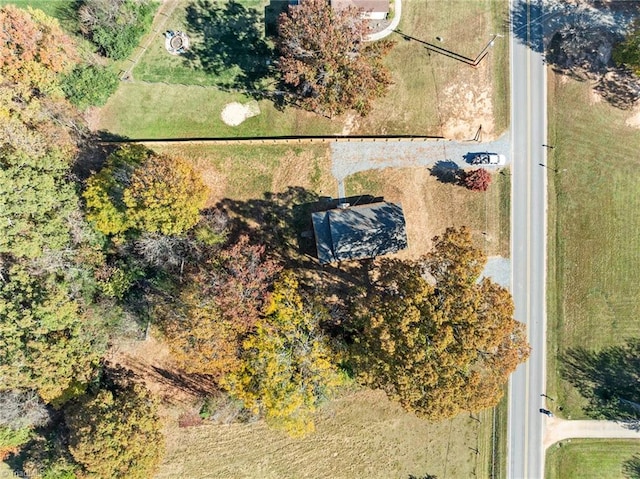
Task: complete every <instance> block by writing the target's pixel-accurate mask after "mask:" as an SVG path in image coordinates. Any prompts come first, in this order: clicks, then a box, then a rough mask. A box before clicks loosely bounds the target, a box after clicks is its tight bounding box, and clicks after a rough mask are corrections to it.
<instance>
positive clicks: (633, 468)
mask: <svg viewBox="0 0 640 479" xmlns="http://www.w3.org/2000/svg"><path fill="white" fill-rule="evenodd" d="M622 473H623V474H624V476H625V477H627V478H628V479H640V454H634V455H633V457H631V459H627V460H626V461H624V462H623V463H622Z"/></svg>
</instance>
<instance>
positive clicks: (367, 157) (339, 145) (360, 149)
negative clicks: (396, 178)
mask: <svg viewBox="0 0 640 479" xmlns="http://www.w3.org/2000/svg"><path fill="white" fill-rule="evenodd" d="M485 151H489V152H491V153H500V154H503V155H505V156H506V158H507V164H509V163H510V162H511V158H510V156H511V144H510V137H509V132H506V133H504V134H503V135H502V136H501V137H500V138H498V139H497V140H495V141H490V142H487V143H479V142H476V141H452V140H428V141H393V140H390V141H389V142H381V141H357V142H356V141H354V142H336V143H331V163H332V166H331V172H332V174H333V176H334V177H335V179H336V180H338V195H339V197H340V198H344V196H345V191H344V180H345V178H347V177H348V176H349V175H352V174H354V173H358V172H360V171H367V170H381V169H384V168H407V167H411V166H429V165H433V164H435V163H436V162H445V163H446V165H447V166H449V167H451V168H455V167H458V168H466V167H469V166H471V165H470V164H469V163H468V162H466V161H465V155H467V154H468V153H477V152H485ZM484 166H489V165H484Z"/></svg>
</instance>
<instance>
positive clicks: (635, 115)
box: [625, 103, 640, 128]
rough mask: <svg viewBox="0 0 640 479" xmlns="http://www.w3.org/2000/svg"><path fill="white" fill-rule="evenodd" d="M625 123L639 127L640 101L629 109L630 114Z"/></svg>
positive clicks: (632, 126)
mask: <svg viewBox="0 0 640 479" xmlns="http://www.w3.org/2000/svg"><path fill="white" fill-rule="evenodd" d="M625 123H626V125H627V126H630V127H631V128H640V103H638V104H637V105H636V106H635V108H634V109H633V110H632V111H631V116H629V118H627V120H626V121H625Z"/></svg>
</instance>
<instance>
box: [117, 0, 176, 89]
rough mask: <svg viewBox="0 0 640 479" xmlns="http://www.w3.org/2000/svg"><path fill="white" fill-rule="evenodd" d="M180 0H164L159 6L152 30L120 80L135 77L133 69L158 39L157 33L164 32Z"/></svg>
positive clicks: (130, 59)
mask: <svg viewBox="0 0 640 479" xmlns="http://www.w3.org/2000/svg"><path fill="white" fill-rule="evenodd" d="M178 2H179V0H163V2H162V5H160V7H159V8H158V12H157V13H156V18H155V19H154V21H153V25H152V26H151V32H150V33H149V34H148V35H147V38H145V39H144V43H143V44H142V45H141V46H140V49H139V50H138V51H137V52H136V53H135V54H134V56H133V57H132V58H129V61H130V62H131V65H129V68H127V69H126V70H125V71H124V72H123V73H122V74H121V75H120V80H123V81H127V80H132V79H133V76H132V74H133V69H134V68H135V67H136V65H137V64H138V62H139V61H140V58H142V55H144V53H145V52H146V51H147V48H149V45H151V42H152V41H154V40H157V38H158V37H157V36H156V35H157V34H158V33H161V32H163V29H164V25H165V23H167V19H168V18H169V17H170V16H171V15H172V14H173V11H174V10H175V9H176V7H177V6H178Z"/></svg>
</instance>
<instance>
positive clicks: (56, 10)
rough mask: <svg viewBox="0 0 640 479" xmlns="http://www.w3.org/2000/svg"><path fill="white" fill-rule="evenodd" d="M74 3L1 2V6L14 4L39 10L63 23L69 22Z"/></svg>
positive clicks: (51, 0) (44, 0)
mask: <svg viewBox="0 0 640 479" xmlns="http://www.w3.org/2000/svg"><path fill="white" fill-rule="evenodd" d="M74 3H75V0H0V6H3V5H8V4H12V5H16V6H18V7H20V8H27V7H31V8H37V9H39V10H42V11H43V12H44V13H46V14H47V15H49V16H50V17H54V18H57V19H58V20H61V21H63V22H64V21H66V20H68V18H69V12H71V11H73V8H72V7H73V4H74Z"/></svg>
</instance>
